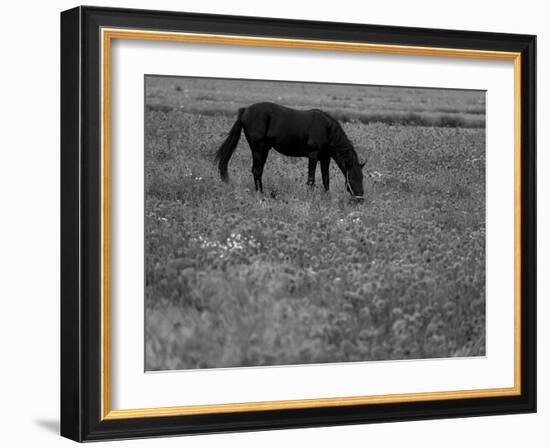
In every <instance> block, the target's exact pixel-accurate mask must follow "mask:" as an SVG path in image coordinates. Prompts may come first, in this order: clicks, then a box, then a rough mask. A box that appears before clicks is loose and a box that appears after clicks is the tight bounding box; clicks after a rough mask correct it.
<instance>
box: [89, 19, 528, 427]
mask: <svg viewBox="0 0 550 448" xmlns="http://www.w3.org/2000/svg"><path fill="white" fill-rule="evenodd" d="M100 37H101V55H100V56H101V58H100V59H101V340H100V344H101V397H100V399H101V406H100V411H101V419H102V420H116V419H128V418H144V417H168V416H184V415H200V414H215V413H227V412H251V411H265V410H285V409H307V408H317V407H334V406H353V405H366V404H382V403H407V402H414V401H431V400H454V399H467V398H486V397H502V396H513V395H520V394H521V54H520V53H514V52H499V51H485V50H467V49H459V48H438V47H418V46H404V45H385V44H369V43H355V42H337V41H323V40H307V39H279V38H265V37H252V36H240V35H218V34H198V33H177V32H162V31H145V30H138V29H118V28H102V29H101V36H100ZM113 39H131V40H147V41H166V42H185V43H200V44H215V45H240V46H254V47H275V48H296V49H310V50H325V51H327V50H328V51H346V52H359V53H384V54H398V55H411V56H433V57H456V58H471V59H489V60H505V61H513V63H514V386H513V387H506V388H492V389H475V390H457V391H441V392H419V393H404V394H390V395H368V396H353V397H334V398H332V397H331V398H314V399H301V400H278V401H261V402H245V403H227V404H209V405H188V406H171V407H155V408H140V409H111V406H110V404H111V386H110V379H111V365H110V359H111V358H110V357H111V345H110V331H111V327H110V242H111V240H110V175H111V172H110V154H111V141H110V126H111V116H110V109H111V108H110V98H111V92H110V87H111V85H110V63H111V60H110V57H111V56H110V54H111V53H110V50H111V41H112V40H113Z"/></svg>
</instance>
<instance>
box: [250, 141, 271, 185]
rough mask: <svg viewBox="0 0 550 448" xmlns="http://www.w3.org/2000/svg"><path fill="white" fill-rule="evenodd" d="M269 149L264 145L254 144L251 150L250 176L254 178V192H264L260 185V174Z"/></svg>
mask: <svg viewBox="0 0 550 448" xmlns="http://www.w3.org/2000/svg"><path fill="white" fill-rule="evenodd" d="M268 151H269V149H268V148H267V146H265V145H261V144H255V145H254V147H253V148H252V175H253V176H254V186H255V187H256V191H259V192H260V193H263V192H264V188H263V185H262V174H263V172H264V165H265V161H266V160H267V153H268Z"/></svg>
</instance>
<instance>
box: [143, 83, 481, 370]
mask: <svg viewBox="0 0 550 448" xmlns="http://www.w3.org/2000/svg"><path fill="white" fill-rule="evenodd" d="M261 84H262V85H259V84H258V85H255V88H253V89H251V88H250V87H249V88H246V85H245V84H244V83H242V82H241V83H239V84H238V85H234V84H231V83H229V82H227V81H216V82H212V83H211V84H210V85H209V86H208V88H207V87H206V86H205V85H204V83H200V82H198V81H195V80H192V79H176V78H148V79H147V86H146V87H147V88H146V105H147V107H146V116H145V124H146V127H145V155H146V163H145V188H146V204H145V213H146V216H145V244H146V247H145V263H146V266H145V275H146V285H145V292H146V297H145V307H146V312H145V320H146V321H145V354H146V356H145V360H146V366H145V367H146V369H147V370H166V369H193V368H209V367H230V366H258V365H275V364H302V363H323V362H342V361H369V360H384V359H411V358H437V357H450V356H477V355H483V354H485V132H484V129H483V128H479V127H463V126H458V127H450V125H449V124H448V125H446V126H422V125H419V124H418V123H414V125H403V124H400V122H399V120H398V122H389V121H386V120H381V121H378V122H374V121H373V122H371V121H369V120H366V121H364V120H348V121H346V122H345V123H344V124H343V127H344V130H345V131H346V133H347V134H348V136H349V138H350V139H351V141H352V142H353V143H354V144H355V145H356V148H357V151H358V152H359V158H360V159H361V160H364V159H365V158H366V159H367V160H368V163H367V167H366V171H367V173H368V174H369V176H367V177H366V178H365V193H366V197H367V199H366V201H365V202H364V203H363V204H360V205H357V204H354V203H352V202H350V201H349V198H348V195H347V194H346V193H345V192H344V183H343V178H342V175H341V173H339V172H338V171H337V169H336V167H335V166H334V163H333V164H332V165H331V192H330V194H328V195H327V194H325V193H324V192H323V191H322V189H321V188H320V187H319V186H317V188H316V189H315V190H314V191H309V190H308V189H307V188H306V172H307V161H306V160H305V159H293V158H287V157H283V156H281V155H279V154H277V153H275V152H274V151H272V152H271V153H270V155H269V158H268V161H267V164H266V168H265V172H264V188H265V195H263V196H261V195H258V194H256V193H255V192H254V191H253V189H254V187H253V179H252V175H251V173H250V167H251V156H250V149H249V148H248V145H247V143H246V141H245V139H244V138H242V139H241V142H240V143H239V146H238V148H237V150H236V152H235V155H234V157H233V159H232V160H231V162H230V164H229V173H230V178H231V182H230V184H223V183H222V182H221V181H220V179H219V176H218V173H217V170H216V167H215V164H214V162H213V152H214V151H215V150H216V149H217V148H218V146H219V145H220V144H221V142H222V141H223V139H224V138H225V136H226V134H227V132H228V131H229V129H230V127H231V125H232V124H233V122H234V119H235V112H234V111H235V110H236V109H237V108H238V107H240V106H242V105H247V104H249V103H252V102H256V101H260V100H266V99H271V100H274V101H276V102H279V103H281V104H284V105H287V106H295V107H304V108H311V107H321V108H323V109H325V110H330V111H334V110H338V111H343V112H342V113H348V112H349V113H350V114H351V113H352V112H353V113H356V114H369V113H373V114H374V113H383V114H385V116H393V117H396V116H399V115H400V114H408V113H415V114H419V116H422V117H424V116H426V115H427V114H435V115H437V116H445V115H457V114H458V115H461V116H462V115H464V117H468V119H472V120H473V119H474V118H476V117H477V118H478V119H480V120H484V114H483V110H484V94H483V93H480V92H455V91H451V92H449V91H439V90H438V91H436V90H419V89H407V93H406V95H402V96H400V95H399V94H398V92H397V93H396V91H395V89H394V90H392V91H390V90H389V89H384V88H378V87H372V88H369V89H368V90H365V89H363V90H361V93H360V92H359V91H358V89H356V88H355V87H349V86H344V87H334V86H328V87H327V86H318V85H307V86H302V85H299V84H288V86H285V87H284V88H281V87H280V86H279V87H278V88H275V87H273V84H269V83H261ZM354 92H355V94H354ZM244 93H246V100H245V99H243V96H242V95H244ZM366 93H368V95H367V94H366ZM360 94H361V95H362V96H361V97H362V99H361V100H360V99H359V98H360V96H359V95H360ZM352 105H353V106H352ZM381 111H382V112H381ZM466 126H469V125H466ZM317 178H318V184H320V183H321V182H320V174H319V173H318V174H317Z"/></svg>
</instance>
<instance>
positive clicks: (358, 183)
mask: <svg viewBox="0 0 550 448" xmlns="http://www.w3.org/2000/svg"><path fill="white" fill-rule="evenodd" d="M242 129H244V135H245V136H246V140H247V141H248V144H249V146H250V149H251V150H252V174H253V175H254V184H255V187H256V191H260V192H263V186H262V173H263V170H264V164H265V161H266V160H267V154H268V152H269V150H270V149H271V148H274V149H275V150H276V151H278V152H280V153H281V154H284V155H285V156H293V157H307V158H308V159H309V166H308V181H307V184H308V185H309V186H311V187H313V185H314V184H315V169H316V167H317V162H318V161H319V162H321V176H322V178H323V186H324V187H325V190H326V191H328V190H329V165H330V159H331V158H332V159H334V162H335V163H336V165H338V168H340V170H341V171H342V174H343V175H344V178H345V182H346V189H347V190H348V192H349V193H350V194H351V195H352V196H353V197H354V198H357V199H362V198H363V172H362V168H363V166H364V165H365V164H364V163H362V164H360V163H359V159H358V157H357V153H356V152H355V150H354V148H353V145H352V144H351V142H350V141H349V139H348V137H347V135H346V134H345V132H344V130H343V129H342V126H340V123H338V121H337V120H335V119H334V118H332V117H331V116H330V115H329V114H328V113H326V112H323V111H322V110H319V109H311V110H295V109H291V108H288V107H284V106H280V105H278V104H274V103H256V104H252V105H251V106H248V107H243V108H240V109H239V112H238V115H237V121H235V124H233V127H232V128H231V131H229V135H228V136H227V138H226V139H225V141H224V142H223V143H222V145H221V146H220V148H219V149H218V151H217V152H216V159H217V161H218V168H219V171H220V176H221V178H222V180H223V181H227V180H228V179H229V176H228V174H227V164H228V163H229V159H230V158H231V156H232V154H233V152H234V151H235V148H236V147H237V144H238V143H239V138H240V136H241V130H242Z"/></svg>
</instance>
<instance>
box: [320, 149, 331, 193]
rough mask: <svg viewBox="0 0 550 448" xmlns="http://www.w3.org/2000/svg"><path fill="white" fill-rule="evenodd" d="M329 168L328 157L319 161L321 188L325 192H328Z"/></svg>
mask: <svg viewBox="0 0 550 448" xmlns="http://www.w3.org/2000/svg"><path fill="white" fill-rule="evenodd" d="M329 167H330V157H324V158H322V159H321V177H322V178H323V187H325V191H328V190H329Z"/></svg>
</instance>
